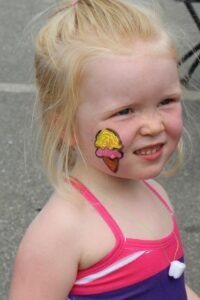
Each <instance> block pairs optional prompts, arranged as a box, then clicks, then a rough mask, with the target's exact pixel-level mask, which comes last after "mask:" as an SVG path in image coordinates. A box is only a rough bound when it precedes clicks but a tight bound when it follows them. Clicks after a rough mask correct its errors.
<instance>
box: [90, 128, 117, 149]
mask: <svg viewBox="0 0 200 300" xmlns="http://www.w3.org/2000/svg"><path fill="white" fill-rule="evenodd" d="M95 146H96V147H98V148H101V149H105V148H106V149H110V150H112V149H121V148H122V143H121V141H120V138H119V136H118V135H117V133H116V132H114V131H113V130H111V129H107V128H106V129H103V130H100V131H99V132H98V133H97V135H96V141H95Z"/></svg>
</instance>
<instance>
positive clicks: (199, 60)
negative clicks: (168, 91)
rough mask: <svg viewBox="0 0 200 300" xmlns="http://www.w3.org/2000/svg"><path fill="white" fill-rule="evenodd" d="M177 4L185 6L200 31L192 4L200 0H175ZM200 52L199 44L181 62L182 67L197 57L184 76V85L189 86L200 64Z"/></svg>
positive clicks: (198, 19)
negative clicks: (191, 58) (180, 3)
mask: <svg viewBox="0 0 200 300" xmlns="http://www.w3.org/2000/svg"><path fill="white" fill-rule="evenodd" d="M175 1H177V2H182V3H184V4H185V6H186V8H187V9H188V11H189V13H190V15H191V17H192V19H193V21H194V22H195V24H196V26H197V28H198V30H199V31H200V18H199V16H198V15H197V13H196V11H195V9H194V6H193V5H192V3H200V0H175ZM199 51H200V43H198V44H197V45H196V46H194V47H193V48H192V49H191V50H190V51H188V52H187V53H186V54H185V55H184V56H183V57H182V58H181V60H180V61H179V65H182V64H183V63H184V62H185V61H187V60H188V59H189V58H190V57H192V56H193V55H195V57H196V58H195V61H194V62H193V63H192V65H191V67H190V68H189V70H188V72H187V74H186V75H185V76H184V78H182V79H181V82H182V84H183V85H185V86H187V85H188V83H189V81H190V79H191V77H192V75H193V73H194V71H195V70H196V68H197V67H198V65H199V64H200V54H199V53H198V52H199Z"/></svg>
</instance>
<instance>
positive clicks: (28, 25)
mask: <svg viewBox="0 0 200 300" xmlns="http://www.w3.org/2000/svg"><path fill="white" fill-rule="evenodd" d="M152 1H153V0H152ZM154 2H155V1H154ZM159 2H160V6H161V7H162V8H163V9H164V17H166V19H168V22H169V24H170V25H171V27H173V29H174V31H175V32H176V33H177V36H178V38H179V42H178V46H179V48H180V53H181V54H182V55H183V54H184V53H185V52H186V51H187V50H188V49H189V48H190V47H191V46H193V45H195V44H196V43H198V41H199V38H200V35H199V32H198V30H197V28H196V25H195V24H194V22H193V21H192V19H191V17H190V15H189V13H188V11H187V10H186V8H185V6H184V4H183V3H179V2H174V1H172V0H167V1H166V0H161V1H159ZM53 3H54V2H53V0H51V1H48V0H40V1H39V0H35V1H31V0H18V1H16V0H8V1H3V0H0V7H1V9H0V24H1V26H0V42H1V47H0V143H1V144H0V299H1V300H6V299H7V295H8V289H9V284H10V276H11V272H12V266H13V260H14V256H15V253H16V249H17V246H18V244H19V241H20V239H21V238H22V236H23V234H24V231H25V229H26V228H27V226H28V224H30V222H31V221H32V220H33V218H34V217H35V216H36V215H37V213H38V211H39V210H40V209H41V208H42V206H43V205H44V204H45V202H46V201H47V199H48V197H49V195H50V194H51V191H52V190H51V188H50V186H49V185H48V183H47V180H46V177H45V176H44V174H43V171H42V169H41V166H40V162H39V159H38V157H37V152H36V151H35V147H36V140H35V134H34V127H33V124H34V119H35V116H34V105H35V88H34V72H33V48H34V36H35V33H36V32H37V30H38V28H39V27H40V25H41V24H42V23H43V19H44V16H40V17H39V16H38V14H39V13H40V12H42V11H44V10H47V9H48V7H49V6H51V5H52V4H53ZM195 8H196V10H197V12H198V13H199V14H200V3H196V4H195ZM35 16H37V17H35ZM192 59H193V58H192ZM192 59H190V61H188V62H187V63H186V64H185V65H184V69H183V68H182V69H181V74H184V72H185V71H187V69H188V67H189V66H190V64H191V63H192ZM199 79H200V68H198V69H197V70H196V71H195V73H194V75H193V77H192V80H191V83H190V86H189V88H188V89H187V90H186V91H185V93H184V96H183V98H184V101H183V102H184V106H185V107H186V113H185V127H186V128H187V129H188V131H189V133H190V136H191V140H192V149H191V150H189V147H186V148H187V149H186V150H187V151H186V155H185V165H184V167H183V169H182V170H181V171H179V172H178V173H177V174H176V175H174V176H172V177H169V178H168V177H167V178H165V177H161V178H159V180H160V181H161V182H162V184H163V185H164V187H165V188H166V189H167V191H168V193H169V195H170V197H171V199H172V203H173V205H174V207H175V211H176V215H177V220H178V224H179V227H180V232H181V235H182V239H183V243H184V247H185V258H186V264H187V270H186V279H187V282H188V283H189V285H190V286H191V287H192V288H193V289H194V290H196V291H197V292H198V293H199V294H200V259H199V256H200V218H199V216H200V205H199V203H200V185H199V178H200V155H199V146H200V118H199V114H200V101H199V99H200V92H199V83H200V80H199ZM177 300H178V299H177Z"/></svg>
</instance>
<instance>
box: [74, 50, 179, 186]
mask: <svg viewBox="0 0 200 300" xmlns="http://www.w3.org/2000/svg"><path fill="white" fill-rule="evenodd" d="M144 48H145V55H143V53H142V51H143V49H144ZM147 50H148V49H147V45H145V46H144V45H141V51H140V55H137V56H135V57H134V56H132V57H131V56H112V57H102V58H98V59H97V60H96V61H93V62H91V63H89V65H88V66H87V68H86V73H85V74H86V75H85V79H84V81H83V84H82V88H81V91H80V98H81V102H80V105H79V108H78V111H77V115H76V126H75V131H76V135H77V139H78V143H79V148H80V150H81V153H82V156H83V158H84V159H85V161H86V163H87V166H88V171H89V170H90V168H91V169H93V171H94V170H95V171H96V172H100V173H99V174H102V172H103V173H107V174H111V175H113V176H117V177H121V178H129V179H136V180H137V179H147V178H151V177H155V176H157V175H159V174H160V172H161V171H162V169H163V167H164V165H165V164H166V162H167V161H168V160H169V158H170V157H171V155H172V154H173V152H174V151H175V149H176V147H177V144H178V142H179V139H180V136H181V132H182V126H183V125H182V109H181V103H180V94H181V92H180V84H179V78H178V72H177V65H176V62H175V61H174V60H173V59H170V58H168V57H167V56H164V55H163V56H162V55H160V56H158V55H154V54H153V53H151V51H149V53H148V51H147ZM143 52H144V51H143ZM77 164H80V166H81V164H82V165H83V164H84V162H83V159H82V157H81V155H80V156H79V157H78V159H77Z"/></svg>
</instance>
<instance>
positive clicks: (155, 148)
mask: <svg viewBox="0 0 200 300" xmlns="http://www.w3.org/2000/svg"><path fill="white" fill-rule="evenodd" d="M162 147H163V144H157V145H152V146H148V147H145V148H142V149H138V150H136V151H135V152H134V154H136V155H140V156H149V155H153V154H155V153H157V152H159V151H160V150H161V149H162Z"/></svg>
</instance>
